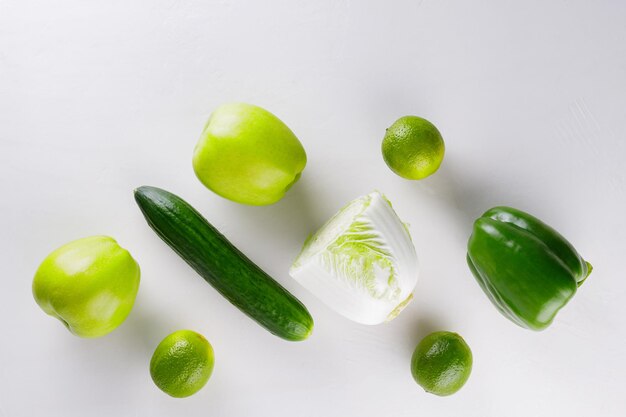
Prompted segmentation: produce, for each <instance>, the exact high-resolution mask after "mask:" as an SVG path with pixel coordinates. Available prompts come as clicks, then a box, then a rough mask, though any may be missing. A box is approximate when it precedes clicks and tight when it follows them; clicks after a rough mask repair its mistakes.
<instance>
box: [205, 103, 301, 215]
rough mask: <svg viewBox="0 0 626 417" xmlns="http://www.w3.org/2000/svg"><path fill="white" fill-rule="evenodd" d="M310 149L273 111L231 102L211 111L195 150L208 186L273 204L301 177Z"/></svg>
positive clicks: (244, 200) (238, 197)
mask: <svg viewBox="0 0 626 417" xmlns="http://www.w3.org/2000/svg"><path fill="white" fill-rule="evenodd" d="M305 165H306V153H305V152H304V148H303V147H302V144H301V143H300V141H299V140H298V138H297V137H296V135H294V133H293V132H292V131H291V130H290V129H289V127H287V125H285V124H284V123H283V122H282V121H281V120H280V119H279V118H278V117H276V116H274V115H273V114H272V113H270V112H269V111H267V110H265V109H263V108H261V107H258V106H254V105H252V104H246V103H229V104H224V105H221V106H220V107H218V108H217V109H215V111H214V112H213V113H212V114H211V117H209V120H208V121H207V123H206V125H205V126H204V129H203V130H202V134H201V135H200V139H199V140H198V144H197V145H196V148H195V150H194V153H193V169H194V171H195V173H196V176H197V177H198V179H199V180H200V181H201V182H202V184H204V185H205V186H206V187H207V188H209V189H210V190H212V191H213V192H215V193H217V194H219V195H221V196H222V197H224V198H228V199H229V200H232V201H236V202H238V203H243V204H251V205H254V206H260V205H267V204H273V203H275V202H277V201H278V200H280V199H281V198H283V196H284V195H285V193H286V192H287V190H289V188H291V186H292V185H293V184H294V183H295V182H296V181H298V179H299V178H300V174H301V173H302V170H303V169H304V166H305Z"/></svg>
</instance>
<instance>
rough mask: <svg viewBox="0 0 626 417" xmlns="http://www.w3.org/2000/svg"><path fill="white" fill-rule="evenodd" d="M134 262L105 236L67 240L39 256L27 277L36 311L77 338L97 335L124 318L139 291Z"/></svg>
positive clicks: (113, 241)
mask: <svg viewBox="0 0 626 417" xmlns="http://www.w3.org/2000/svg"><path fill="white" fill-rule="evenodd" d="M139 275H140V272H139V265H138V264H137V262H135V260H134V259H133V257H132V256H131V255H130V253H129V252H128V251H127V250H126V249H124V248H122V247H120V245H118V244H117V242H116V241H115V240H114V239H112V238H110V237H108V236H92V237H87V238H83V239H79V240H75V241H73V242H70V243H68V244H66V245H64V246H61V247H60V248H58V249H56V250H55V251H54V252H52V253H51V254H50V255H48V256H47V257H46V259H44V261H43V262H42V263H41V265H40V266H39V269H37V272H36V273H35V278H34V279H33V296H34V297H35V301H36V302H37V304H39V307H41V309H42V310H43V311H44V312H45V313H47V314H49V315H50V316H52V317H55V318H57V319H59V320H60V321H61V322H62V323H63V324H64V325H65V326H66V327H67V329H68V330H69V331H70V332H72V333H73V334H75V335H76V336H80V337H90V338H92V337H100V336H103V335H105V334H107V333H109V332H111V331H113V330H114V329H115V328H116V327H118V326H119V325H120V324H122V322H123V321H124V320H125V319H126V317H127V316H128V314H129V313H130V311H131V309H132V308H133V304H134V303H135V297H136V296H137V290H138V289H139Z"/></svg>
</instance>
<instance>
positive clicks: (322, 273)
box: [289, 191, 418, 324]
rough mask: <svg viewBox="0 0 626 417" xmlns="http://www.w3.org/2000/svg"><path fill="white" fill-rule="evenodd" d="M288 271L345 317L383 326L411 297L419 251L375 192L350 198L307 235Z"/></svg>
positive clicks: (404, 228) (386, 201) (405, 230)
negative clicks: (336, 211)
mask: <svg viewBox="0 0 626 417" xmlns="http://www.w3.org/2000/svg"><path fill="white" fill-rule="evenodd" d="M289 274H290V275H291V276H292V277H293V278H294V279H295V280H297V281H298V282H299V283H300V284H302V285H303V286H304V287H305V288H307V289H308V290H309V291H311V292H312V293H313V294H315V295H316V296H317V297H318V298H319V299H320V300H322V301H323V302H324V303H326V304H327V305H328V306H329V307H331V308H332V309H334V310H335V311H337V312H338V313H340V314H342V315H343V316H345V317H347V318H349V319H351V320H354V321H356V322H357V323H363V324H379V323H382V322H385V321H389V320H392V319H393V318H394V317H396V316H397V315H398V314H399V313H400V311H402V309H403V308H404V307H406V305H407V304H408V303H409V302H410V301H411V299H412V298H413V289H414V288H415V284H416V283H417V275H418V264H417V255H416V254H415V247H414V246H413V242H412V241H411V236H410V235H409V231H408V229H407V227H406V225H405V224H404V223H402V221H401V220H400V219H399V218H398V215H397V214H396V212H395V211H394V210H393V208H392V207H391V203H390V202H389V200H387V199H386V198H385V197H384V196H383V195H382V194H381V193H379V192H378V191H375V192H373V193H370V194H367V195H364V196H362V197H359V198H357V199H356V200H354V201H352V202H350V203H349V204H348V205H347V206H345V207H344V208H343V209H341V210H340V211H339V212H338V213H337V214H335V215H334V216H333V217H332V218H331V219H330V220H329V221H328V222H327V223H326V224H325V225H324V226H322V228H321V229H320V230H318V231H317V232H316V233H315V235H313V236H312V237H310V238H309V239H307V241H306V242H305V243H304V247H303V248H302V252H301V253H300V255H298V258H297V259H296V260H295V262H294V263H293V266H292V267H291V269H290V271H289Z"/></svg>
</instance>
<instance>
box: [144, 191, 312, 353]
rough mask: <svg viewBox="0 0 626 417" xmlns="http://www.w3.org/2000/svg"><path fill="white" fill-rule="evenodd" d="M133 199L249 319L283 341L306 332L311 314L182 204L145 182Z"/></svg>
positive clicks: (183, 255)
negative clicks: (145, 184)
mask: <svg viewBox="0 0 626 417" xmlns="http://www.w3.org/2000/svg"><path fill="white" fill-rule="evenodd" d="M135 201H136V202H137V204H138V205H139V208H140V209H141V211H142V213H143V215H144V217H145V218H146V220H147V221H148V224H149V225H150V227H152V229H153V230H154V231H155V232H156V233H157V235H159V237H160V238H161V239H163V241H165V243H167V244H168V245H169V246H170V247H171V248H172V249H174V251H175V252H176V253H178V254H179V255H180V256H181V258H183V259H184V260H185V261H186V262H187V263H188V264H189V265H190V266H191V267H192V268H193V269H195V270H196V272H197V273H198V274H200V276H202V278H204V279H205V280H206V281H207V282H208V283H209V284H211V285H212V286H213V287H214V288H215V289H216V290H217V291H218V292H219V293H220V294H222V295H223V296H224V297H225V298H226V299H227V300H228V301H230V302H231V303H232V304H233V305H235V306H236V307H237V308H239V309H240V310H241V311H243V312H244V313H245V314H247V315H248V317H250V318H251V319H253V320H255V321H256V322H257V323H259V324H260V325H261V326H263V327H265V328H266V329H267V330H268V331H270V332H271V333H272V334H275V335H276V336H279V337H282V338H283V339H286V340H291V341H300V340H304V339H306V338H307V337H308V336H309V335H310V334H311V332H312V330H313V318H312V317H311V315H310V314H309V312H308V311H307V309H306V307H304V305H302V303H301V302H300V301H298V299H297V298H295V297H294V296H293V295H291V294H290V293H289V291H287V290H286V289H285V288H283V287H282V286H281V285H280V284H279V283H277V282H276V281H274V279H272V277H270V276H269V275H268V274H266V273H265V272H263V270H261V268H259V267H258V266H256V265H255V264H254V263H253V262H252V261H251V260H250V259H248V258H247V257H246V256H245V255H244V254H243V253H241V252H240V251H239V250H238V249H237V248H236V247H235V246H233V245H232V244H231V243H230V242H229V241H228V240H227V239H226V238H225V237H224V236H223V235H222V234H221V233H220V232H218V231H217V229H215V227H213V226H212V225H211V224H210V223H209V222H208V221H206V219H205V218H204V217H202V215H200V213H198V212H197V211H196V210H195V209H194V208H193V207H191V206H190V205H189V204H188V203H187V202H185V201H184V200H183V199H181V198H180V197H178V196H176V195H174V194H172V193H170V192H168V191H165V190H162V189H160V188H156V187H146V186H144V187H139V188H137V189H136V190H135Z"/></svg>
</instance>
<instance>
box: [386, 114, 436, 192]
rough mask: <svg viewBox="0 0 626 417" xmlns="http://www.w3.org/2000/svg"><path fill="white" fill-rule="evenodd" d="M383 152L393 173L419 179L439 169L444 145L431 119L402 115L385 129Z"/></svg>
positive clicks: (410, 178)
mask: <svg viewBox="0 0 626 417" xmlns="http://www.w3.org/2000/svg"><path fill="white" fill-rule="evenodd" d="M382 151H383V159H384V160H385V163H386V164H387V166H389V168H391V170H392V171H393V172H395V173H396V174H398V175H399V176H401V177H402V178H406V179H408V180H420V179H422V178H426V177H427V176H429V175H431V174H433V173H434V172H435V171H437V169H439V166H440V165H441V161H443V154H444V152H445V145H444V143H443V138H442V137H441V133H439V131H438V130H437V128H436V127H435V125H433V124H432V123H431V122H429V121H428V120H426V119H422V118H421V117H417V116H405V117H401V118H399V119H398V120H396V121H395V122H394V124H392V125H391V127H389V128H388V129H387V131H386V132H385V137H384V138H383V144H382Z"/></svg>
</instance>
